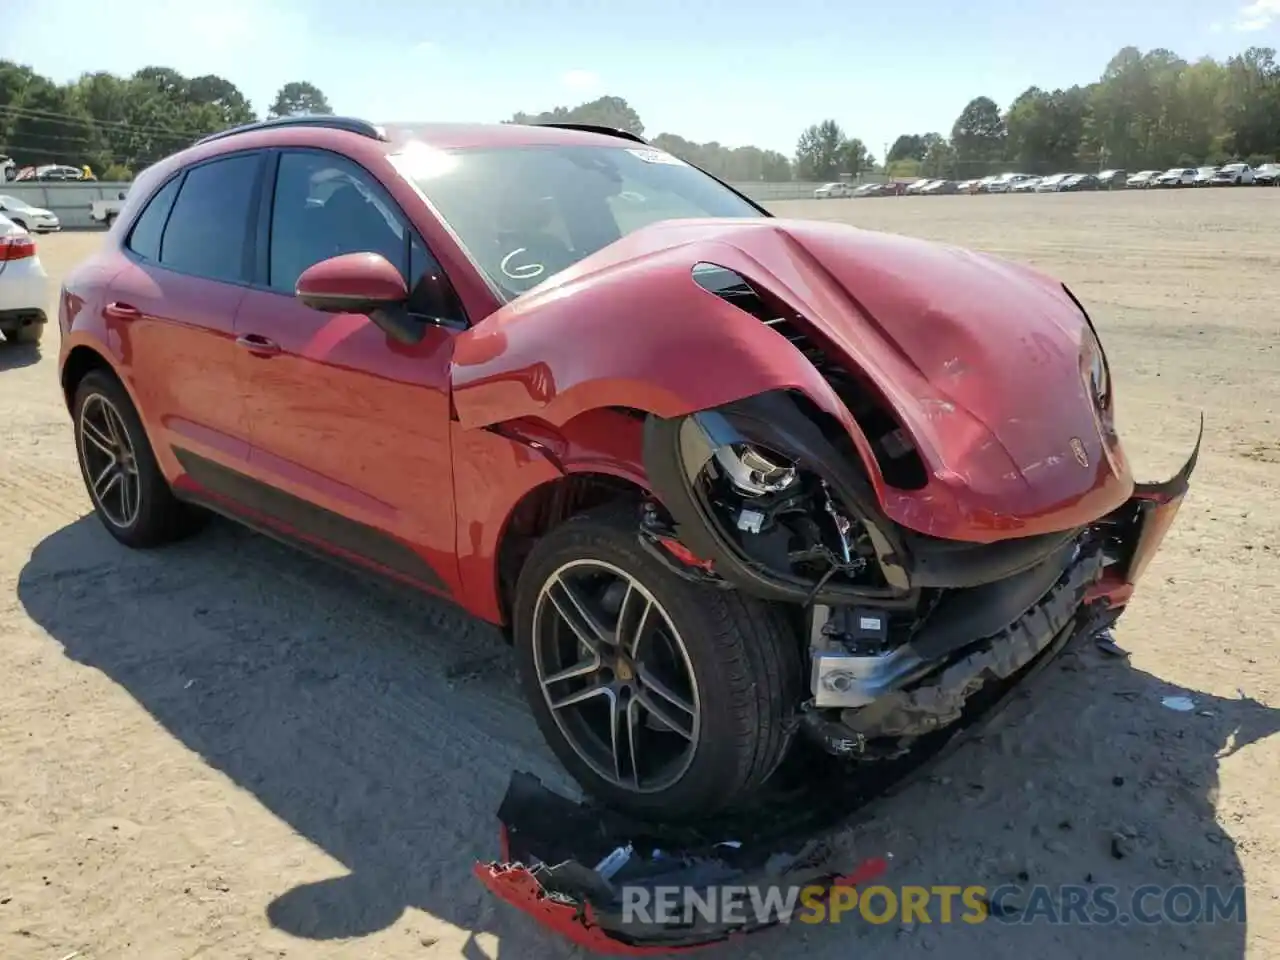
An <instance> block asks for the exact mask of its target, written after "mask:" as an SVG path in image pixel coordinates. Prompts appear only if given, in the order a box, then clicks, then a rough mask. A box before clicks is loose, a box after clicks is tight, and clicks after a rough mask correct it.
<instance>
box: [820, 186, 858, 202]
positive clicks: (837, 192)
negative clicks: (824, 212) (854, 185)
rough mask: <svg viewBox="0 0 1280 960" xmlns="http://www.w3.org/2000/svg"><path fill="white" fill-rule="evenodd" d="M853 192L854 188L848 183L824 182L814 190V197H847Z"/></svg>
mask: <svg viewBox="0 0 1280 960" xmlns="http://www.w3.org/2000/svg"><path fill="white" fill-rule="evenodd" d="M852 193H853V190H852V189H851V188H850V186H849V185H848V184H847V183H824V184H823V185H822V186H820V187H819V188H818V189H817V190H815V191H813V195H814V197H815V198H816V199H818V200H825V199H827V198H829V197H847V196H849V195H850V194H852Z"/></svg>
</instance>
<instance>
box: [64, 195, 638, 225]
mask: <svg viewBox="0 0 1280 960" xmlns="http://www.w3.org/2000/svg"><path fill="white" fill-rule="evenodd" d="M124 196H125V195H124V191H123V190H121V191H120V195H119V196H118V197H116V199H114V200H94V201H92V202H91V203H90V204H89V219H90V220H92V221H93V222H94V223H105V224H106V225H107V229H108V230H109V229H111V225H112V224H113V223H115V222H116V217H118V216H120V211H121V210H123V209H124ZM638 196H639V194H637V193H635V192H633V191H630V190H624V191H623V192H622V193H620V194H618V199H619V200H625V201H627V202H628V203H635V202H637V201H636V199H635V198H636V197H638ZM639 202H640V203H643V202H644V197H640V200H639Z"/></svg>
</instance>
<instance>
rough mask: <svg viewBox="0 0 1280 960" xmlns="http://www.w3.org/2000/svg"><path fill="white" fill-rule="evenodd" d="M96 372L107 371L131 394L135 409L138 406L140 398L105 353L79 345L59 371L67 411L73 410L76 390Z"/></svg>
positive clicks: (88, 346) (64, 361) (68, 354)
mask: <svg viewBox="0 0 1280 960" xmlns="http://www.w3.org/2000/svg"><path fill="white" fill-rule="evenodd" d="M94 370H105V371H106V372H107V373H109V374H111V376H113V377H115V379H116V380H118V381H120V384H121V385H122V386H123V387H124V388H125V390H126V391H127V392H128V394H129V399H130V400H132V401H133V405H134V407H137V405H138V398H137V397H135V396H134V394H133V390H131V389H130V388H129V385H128V384H127V383H126V382H125V379H124V377H122V376H120V373H119V372H118V371H117V370H116V368H115V367H114V366H113V365H112V363H111V361H110V360H108V359H107V357H106V355H105V354H104V353H103V351H101V350H99V349H97V348H96V347H93V346H90V345H89V344H85V343H79V344H76V345H75V346H74V347H72V348H71V349H70V350H69V351H68V352H67V355H66V357H65V358H64V359H63V361H62V369H61V370H60V371H59V379H60V381H61V383H62V397H63V400H64V401H65V402H66V404H67V410H68V411H70V410H71V409H72V406H73V404H74V403H75V398H76V390H77V389H78V388H79V386H80V383H81V381H82V380H84V378H85V377H86V376H88V375H89V373H91V372H92V371H94Z"/></svg>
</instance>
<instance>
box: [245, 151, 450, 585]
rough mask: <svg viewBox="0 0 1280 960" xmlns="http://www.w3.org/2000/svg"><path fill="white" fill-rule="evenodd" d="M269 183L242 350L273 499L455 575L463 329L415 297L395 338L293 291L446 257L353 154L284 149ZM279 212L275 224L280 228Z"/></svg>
mask: <svg viewBox="0 0 1280 960" xmlns="http://www.w3.org/2000/svg"><path fill="white" fill-rule="evenodd" d="M277 156H278V161H276V162H275V163H273V165H272V169H271V171H270V173H269V174H268V184H267V187H266V190H265V193H264V197H263V214H262V216H263V220H264V229H263V231H262V234H261V236H262V237H263V238H264V239H263V240H262V247H264V248H265V252H264V255H263V256H262V257H260V261H259V266H258V269H259V274H258V278H257V279H258V286H257V288H256V289H254V290H253V291H251V292H250V293H249V294H248V296H246V297H245V299H244V300H243V302H242V303H241V305H240V311H239V316H238V319H237V329H238V331H239V332H240V334H241V335H242V336H243V337H244V338H245V340H247V341H249V345H248V346H247V347H246V349H244V350H242V356H241V358H240V363H241V365H242V367H241V369H242V370H243V378H244V382H245V384H246V388H247V395H248V401H247V408H248V412H249V419H250V421H251V423H252V425H253V452H252V458H251V470H250V472H251V479H252V481H253V482H254V483H255V484H256V485H257V489H258V494H259V497H260V503H259V504H258V508H259V510H260V512H262V513H263V514H265V515H267V516H268V518H269V519H270V520H271V521H272V522H273V523H275V524H276V525H278V526H283V527H285V528H287V529H289V531H290V532H292V533H294V534H295V535H301V536H302V537H304V538H306V539H309V540H313V541H320V542H322V543H324V544H326V545H327V546H329V547H331V548H336V549H337V550H338V551H339V552H341V553H345V554H349V555H353V556H355V557H358V558H359V559H361V560H363V561H366V562H369V563H372V564H374V565H376V566H377V567H379V568H380V569H381V570H382V571H383V572H385V573H389V574H392V575H395V576H398V577H399V578H401V579H405V580H408V581H411V582H413V583H414V584H415V585H417V586H419V587H424V588H427V589H430V590H434V591H437V592H440V593H445V594H453V593H455V592H456V590H457V584H458V573H457V560H456V557H455V547H456V541H457V530H456V526H455V520H454V491H453V465H452V461H451V454H450V418H449V369H450V361H451V359H452V357H453V341H454V337H455V336H456V335H457V333H458V332H459V331H460V330H462V329H464V328H465V321H464V320H463V318H462V315H461V311H460V309H459V311H458V313H456V314H454V315H451V316H444V317H440V316H427V315H425V314H423V313H422V312H421V311H413V307H414V305H415V302H416V301H417V299H418V298H411V300H410V308H411V312H415V313H416V315H417V318H418V319H419V320H420V321H421V323H422V324H423V338H422V340H421V341H420V342H419V343H416V344H413V345H406V344H402V343H396V342H394V341H392V340H390V339H389V338H388V336H387V335H386V333H385V332H383V330H382V329H381V328H379V327H378V326H377V325H375V324H374V323H373V322H372V321H371V320H370V319H369V318H368V317H367V316H363V315H359V314H350V313H347V314H327V313H321V312H319V311H317V310H312V309H311V308H309V307H306V306H304V305H303V304H302V303H300V302H299V301H298V300H297V299H295V298H294V296H293V293H294V288H295V286H296V284H297V280H298V276H299V274H301V273H302V271H303V270H305V269H306V268H307V267H309V266H311V265H312V264H314V263H317V262H319V261H321V260H324V259H327V258H329V257H333V256H337V255H339V254H343V253H355V252H365V251H369V252H374V253H380V254H382V255H383V256H384V257H386V258H387V260H389V261H390V262H391V263H392V264H393V265H395V266H397V267H399V268H400V270H401V272H402V273H403V274H404V276H405V280H406V283H407V285H408V287H409V289H410V290H415V291H416V290H420V289H421V288H420V283H421V282H422V281H424V279H425V280H429V281H431V282H436V281H434V280H432V279H431V278H442V277H443V271H442V269H441V267H440V265H439V264H438V263H437V261H436V260H435V258H434V257H433V256H432V254H431V252H430V250H429V249H428V248H427V246H426V244H425V243H424V242H423V240H422V238H421V237H420V236H419V234H418V233H417V231H416V230H415V229H414V228H413V226H412V224H411V222H410V220H409V218H408V217H407V216H406V215H405V214H404V212H403V211H402V210H401V209H400V208H399V206H398V205H397V204H396V203H395V201H394V200H393V199H392V197H391V196H390V194H389V192H388V191H387V190H386V189H385V188H384V187H383V185H382V184H381V183H380V182H379V181H378V180H377V178H376V177H374V176H373V175H372V174H371V173H369V172H368V171H367V170H365V169H364V168H363V167H361V166H359V165H357V164H356V163H355V162H353V161H352V160H350V159H349V158H347V157H343V156H339V155H337V154H334V153H331V152H327V151H322V150H310V149H288V150H282V151H280V153H279V154H278V155H277ZM268 225H269V227H268Z"/></svg>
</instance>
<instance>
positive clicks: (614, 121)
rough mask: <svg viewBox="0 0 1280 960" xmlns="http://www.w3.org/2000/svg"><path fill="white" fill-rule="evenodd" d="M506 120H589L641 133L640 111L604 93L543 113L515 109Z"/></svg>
mask: <svg viewBox="0 0 1280 960" xmlns="http://www.w3.org/2000/svg"><path fill="white" fill-rule="evenodd" d="M507 122H508V123H527V124H538V123H589V124H594V125H595V126H600V127H612V128H613V129H615V130H625V131H627V132H628V133H634V134H635V135H636V136H637V137H642V136H644V124H643V123H641V122H640V114H638V113H636V111H635V109H634V108H633V107H632V106H631V104H629V103H627V101H626V100H624V99H623V98H622V97H611V96H604V97H599V98H598V99H595V100H592V101H590V102H588V103H580V104H578V105H577V106H576V107H554V108H553V109H551V110H547V111H545V112H543V113H537V114H531V113H516V114H514V115H513V116H512V117H511V119H510V120H508V121H507Z"/></svg>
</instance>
